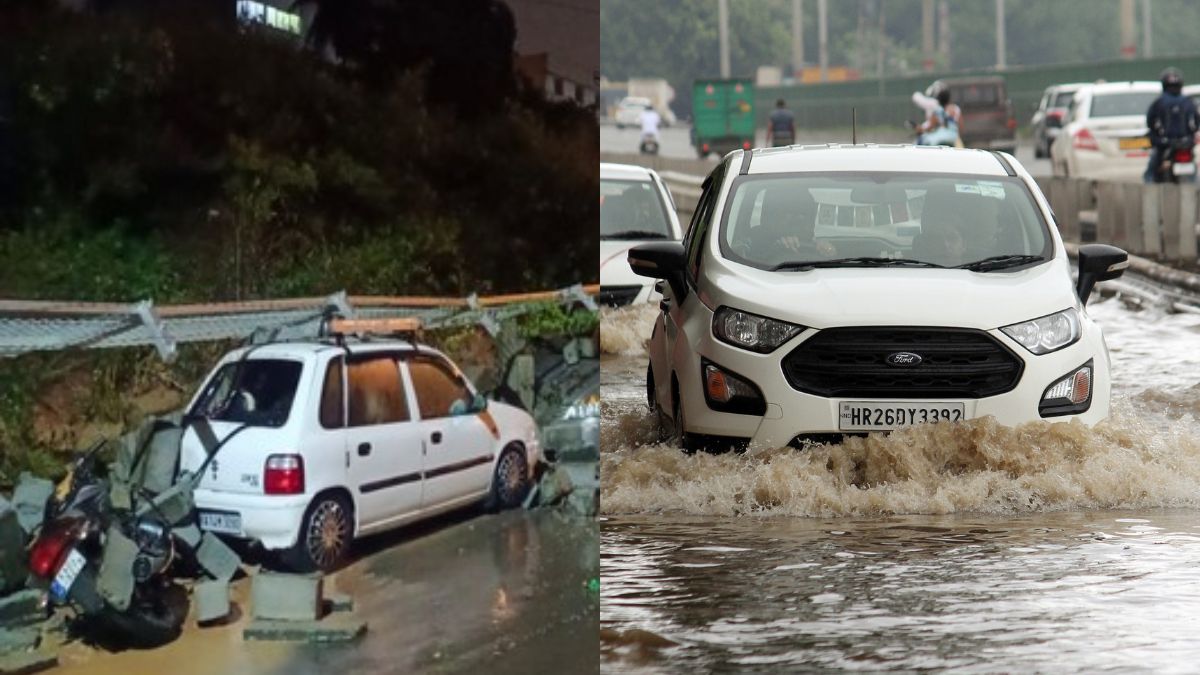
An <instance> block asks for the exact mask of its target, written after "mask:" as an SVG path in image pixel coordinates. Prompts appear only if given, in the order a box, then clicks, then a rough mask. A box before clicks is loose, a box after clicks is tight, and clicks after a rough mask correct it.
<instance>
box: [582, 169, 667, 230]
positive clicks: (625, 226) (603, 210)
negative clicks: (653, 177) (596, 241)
mask: <svg viewBox="0 0 1200 675" xmlns="http://www.w3.org/2000/svg"><path fill="white" fill-rule="evenodd" d="M600 238H601V239H674V238H675V236H674V235H673V234H672V233H671V225H670V221H668V220H667V209H666V205H665V204H663V200H662V198H661V197H660V195H659V192H658V190H657V189H656V188H655V186H654V184H653V183H651V182H650V181H632V180H609V179H601V180H600Z"/></svg>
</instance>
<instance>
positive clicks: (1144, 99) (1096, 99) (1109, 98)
mask: <svg viewBox="0 0 1200 675" xmlns="http://www.w3.org/2000/svg"><path fill="white" fill-rule="evenodd" d="M1156 98H1158V92H1156V91H1137V92H1128V93H1121V94H1097V95H1095V96H1093V97H1092V109H1091V111H1090V113H1089V115H1088V116H1089V117H1118V116H1121V115H1143V116H1144V115H1145V114H1146V111H1147V110H1149V109H1150V104H1151V103H1154V99H1156Z"/></svg>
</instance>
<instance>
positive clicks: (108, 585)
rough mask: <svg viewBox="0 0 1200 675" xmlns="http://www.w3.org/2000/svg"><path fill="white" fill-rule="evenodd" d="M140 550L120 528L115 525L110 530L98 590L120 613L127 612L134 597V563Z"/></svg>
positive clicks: (106, 540) (97, 584) (105, 544)
mask: <svg viewBox="0 0 1200 675" xmlns="http://www.w3.org/2000/svg"><path fill="white" fill-rule="evenodd" d="M138 550H139V549H138V545H137V542H135V541H133V540H132V539H130V538H129V537H126V536H125V535H124V533H122V532H121V529H120V528H119V527H117V526H115V525H114V526H112V527H110V528H108V536H107V538H106V539H105V543H104V557H103V558H102V559H101V560H100V575H99V577H98V578H97V580H96V590H97V591H99V593H100V596H101V597H103V598H104V600H105V601H106V602H108V603H109V604H110V605H112V606H113V607H115V608H117V609H118V610H119V611H125V609H126V608H128V607H129V601H130V599H131V598H132V597H133V587H134V584H135V579H134V578H133V561H134V559H135V558H137V555H138Z"/></svg>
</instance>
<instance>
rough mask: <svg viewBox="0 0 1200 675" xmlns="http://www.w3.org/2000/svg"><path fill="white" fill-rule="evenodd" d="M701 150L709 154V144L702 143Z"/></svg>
mask: <svg viewBox="0 0 1200 675" xmlns="http://www.w3.org/2000/svg"><path fill="white" fill-rule="evenodd" d="M700 149H701V150H703V151H705V152H708V143H701V144H700Z"/></svg>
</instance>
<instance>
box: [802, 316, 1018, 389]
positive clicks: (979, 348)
mask: <svg viewBox="0 0 1200 675" xmlns="http://www.w3.org/2000/svg"><path fill="white" fill-rule="evenodd" d="M896 352H912V353H914V354H918V355H920V357H921V363H919V364H917V365H915V366H894V365H891V364H889V363H888V362H887V360H886V359H887V357H888V355H889V354H894V353H896ZM1024 365H1025V364H1024V362H1023V361H1022V360H1021V359H1020V358H1019V357H1018V356H1017V355H1016V354H1014V353H1013V352H1012V350H1010V349H1009V348H1008V347H1006V346H1004V345H1003V344H1002V343H1001V342H1000V341H999V340H997V339H996V338H994V337H992V336H991V335H989V334H987V333H986V332H984V331H978V330H970V329H959V328H901V327H896V328H892V327H867V328H830V329H826V330H822V331H820V332H819V333H817V334H816V335H814V336H813V337H811V338H809V339H808V340H805V341H804V342H803V343H801V344H800V345H799V346H798V347H796V348H795V349H794V350H792V352H791V353H790V354H788V355H787V356H785V357H784V358H783V374H784V377H786V378H787V381H788V384H790V385H791V386H792V387H793V388H794V389H797V390H799V391H803V392H805V393H809V394H815V395H817V396H825V397H838V398H848V397H854V398H862V397H879V398H913V399H930V398H984V397H987V396H995V395H997V394H1002V393H1004V392H1006V391H1011V390H1012V389H1013V388H1014V387H1016V386H1017V382H1019V381H1020V379H1021V372H1022V370H1023V369H1024Z"/></svg>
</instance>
